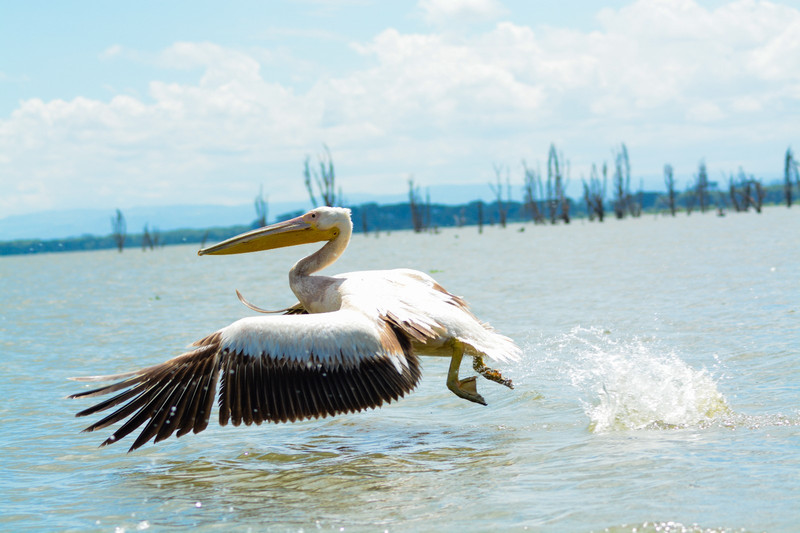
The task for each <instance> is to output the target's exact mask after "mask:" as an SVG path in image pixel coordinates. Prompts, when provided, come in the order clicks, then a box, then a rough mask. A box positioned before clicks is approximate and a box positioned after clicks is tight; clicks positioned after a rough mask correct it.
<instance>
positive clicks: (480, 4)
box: [418, 0, 507, 25]
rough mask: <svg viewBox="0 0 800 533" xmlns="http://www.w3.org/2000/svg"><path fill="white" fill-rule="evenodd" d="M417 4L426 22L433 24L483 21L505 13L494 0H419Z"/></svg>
mask: <svg viewBox="0 0 800 533" xmlns="http://www.w3.org/2000/svg"><path fill="white" fill-rule="evenodd" d="M418 6H419V8H420V9H421V10H422V12H423V16H424V18H425V20H426V22H428V23H429V24H435V25H448V24H452V23H470V22H476V21H485V20H486V19H490V20H491V19H496V18H498V17H499V16H501V15H504V14H505V13H507V10H506V9H505V8H504V7H503V5H502V4H501V3H500V2H498V1H496V0H420V1H419V4H418Z"/></svg>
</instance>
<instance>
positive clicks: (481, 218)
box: [478, 200, 483, 233]
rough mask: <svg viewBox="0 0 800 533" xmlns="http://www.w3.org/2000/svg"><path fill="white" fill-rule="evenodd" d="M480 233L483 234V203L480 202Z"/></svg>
mask: <svg viewBox="0 0 800 533" xmlns="http://www.w3.org/2000/svg"><path fill="white" fill-rule="evenodd" d="M478 233H483V202H482V201H481V200H478Z"/></svg>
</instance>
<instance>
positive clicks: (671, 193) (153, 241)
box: [0, 143, 800, 255]
mask: <svg viewBox="0 0 800 533" xmlns="http://www.w3.org/2000/svg"><path fill="white" fill-rule="evenodd" d="M323 148H324V150H323V152H321V153H320V154H318V155H317V158H316V161H315V162H314V164H312V160H311V157H310V156H307V157H306V159H305V161H304V167H303V179H304V184H305V187H306V190H307V192H308V195H309V199H310V200H311V203H312V205H314V206H317V205H329V206H333V205H340V206H344V205H345V204H346V203H347V202H346V200H345V197H344V195H343V194H342V190H341V188H340V187H339V188H337V184H336V172H335V167H334V163H333V157H332V155H331V152H330V150H329V148H328V147H327V146H323ZM612 153H613V161H612V164H613V168H611V167H609V165H608V163H607V162H605V161H604V162H602V163H601V164H600V165H598V164H593V165H592V167H591V171H590V173H589V176H588V178H586V177H582V178H581V184H582V186H583V196H582V198H581V199H579V200H577V201H576V200H574V199H572V198H569V197H568V196H567V194H566V190H567V187H568V185H569V182H570V165H569V160H567V159H566V158H565V157H564V154H563V152H560V151H558V150H557V149H556V147H555V145H554V144H551V145H550V149H549V151H548V157H547V168H546V174H544V175H543V173H542V172H541V170H540V169H539V168H533V167H530V166H528V164H527V163H526V162H525V161H524V160H523V161H522V169H523V177H522V185H521V193H522V200H521V201H516V200H513V199H512V190H513V187H512V184H511V171H510V169H509V168H508V167H507V166H502V165H497V164H495V165H494V166H493V170H494V177H495V180H494V181H493V182H489V183H488V186H489V189H490V190H491V192H492V196H493V198H494V199H493V201H491V202H483V201H482V200H476V201H474V202H470V203H467V204H463V205H443V204H432V203H431V200H430V194H429V193H428V192H427V191H426V194H425V195H424V196H423V194H422V190H421V187H420V186H419V185H418V184H416V183H415V182H414V179H413V177H410V178H409V179H408V187H409V192H408V201H407V202H404V203H399V204H392V205H378V204H376V203H366V204H361V205H357V206H348V207H350V209H351V210H352V215H353V222H354V229H355V231H356V232H360V233H364V234H368V233H378V232H388V231H393V230H402V229H413V230H414V231H415V232H423V231H435V230H436V229H437V228H440V227H453V226H457V227H461V226H468V225H469V226H477V228H478V231H479V232H482V231H483V227H484V225H487V224H488V225H494V224H497V225H500V226H501V227H505V226H506V224H508V223H509V222H525V221H528V222H532V223H534V224H559V223H562V224H569V223H570V221H571V220H572V219H573V217H580V218H587V219H588V220H589V221H592V222H594V221H596V222H603V221H604V220H605V218H606V217H607V216H608V214H609V213H613V216H614V217H615V218H617V219H623V218H626V217H634V218H636V217H640V216H642V213H645V212H662V213H666V214H669V215H671V216H676V215H677V213H678V212H684V213H686V214H687V215H691V214H692V213H693V212H694V211H700V212H703V213H704V212H706V211H707V210H709V209H715V210H716V211H717V213H718V214H724V212H725V211H726V210H733V211H735V212H746V211H749V210H751V209H752V210H753V211H755V212H757V213H760V212H761V209H762V206H763V205H765V204H780V203H784V204H785V205H786V206H787V207H791V206H792V205H793V203H795V201H796V199H797V198H798V197H800V165H798V162H797V160H796V159H795V158H794V154H793V152H792V150H791V148H789V149H787V150H786V155H785V157H784V161H783V170H784V176H783V181H782V183H775V184H771V185H764V184H763V183H762V180H760V179H757V178H756V177H755V176H754V175H752V174H747V173H746V172H745V171H744V170H743V169H741V168H740V169H738V171H737V172H736V173H730V174H729V176H728V177H727V183H723V184H722V185H720V182H718V181H713V180H711V179H710V178H709V176H708V171H707V168H706V164H705V162H704V161H702V160H701V161H700V163H699V164H698V168H697V172H696V173H695V174H694V175H693V176H692V178H691V179H690V180H689V181H688V182H686V183H685V185H684V187H682V188H681V187H680V186H679V184H678V183H677V181H676V179H675V174H674V171H673V168H672V166H671V165H670V164H666V165H664V187H665V192H653V191H644V190H643V187H642V184H641V181H640V184H639V188H638V189H637V190H636V191H633V190H632V188H631V165H630V159H629V156H628V149H627V147H626V146H625V144H624V143H623V144H621V145H620V146H619V147H617V148H615V149H614V151H613V152H612ZM609 182H610V187H611V194H610V197H609V196H608V194H607V193H608V187H609ZM254 208H255V212H256V217H255V219H254V220H253V221H252V222H251V223H250V224H249V225H237V226H230V227H225V228H210V229H196V230H192V229H180V230H173V231H165V232H161V231H159V230H158V229H157V228H150V227H149V225H148V224H145V226H144V228H143V231H142V232H141V233H138V234H128V232H127V225H126V222H125V216H124V214H123V213H122V211H121V210H119V209H117V210H116V212H115V214H114V216H112V217H111V234H109V235H107V236H83V237H74V238H68V239H52V240H38V239H29V240H16V241H9V242H0V255H9V254H29V253H41V252H59V251H78V250H101V249H109V248H116V249H117V250H119V251H120V252H121V251H122V250H124V249H125V247H126V244H127V247H128V248H134V247H141V249H142V250H156V249H158V248H159V247H161V246H166V245H173V244H188V243H200V244H201V246H203V245H204V244H205V243H206V242H207V241H214V242H216V241H220V240H224V239H227V238H229V237H231V236H233V235H236V234H238V233H242V232H244V231H247V230H248V229H252V228H257V227H261V226H264V225H266V224H267V221H268V202H267V198H265V196H264V192H263V187H262V188H260V189H259V193H258V195H257V196H256V197H255V199H254ZM297 214H299V212H295V213H284V214H282V215H280V216H279V217H278V218H279V219H283V218H288V217H291V216H295V215H297Z"/></svg>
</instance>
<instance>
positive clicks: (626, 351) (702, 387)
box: [558, 327, 731, 432]
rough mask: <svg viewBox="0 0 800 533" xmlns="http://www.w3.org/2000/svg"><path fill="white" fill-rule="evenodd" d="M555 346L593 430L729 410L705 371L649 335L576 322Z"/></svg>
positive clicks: (688, 423) (686, 421) (698, 422)
mask: <svg viewBox="0 0 800 533" xmlns="http://www.w3.org/2000/svg"><path fill="white" fill-rule="evenodd" d="M558 349H559V350H561V353H563V354H564V355H565V357H568V358H567V359H566V361H567V363H566V365H567V373H568V376H569V379H570V381H571V384H572V385H573V386H574V387H576V388H577V389H578V390H580V391H581V392H582V393H583V397H582V398H581V403H582V405H583V409H584V411H585V412H586V414H587V415H588V417H589V419H590V424H589V429H590V430H591V431H593V432H607V431H624V430H636V429H669V428H685V427H696V426H702V425H706V424H708V423H709V422H711V421H713V420H717V419H719V418H720V417H723V416H725V415H730V414H731V410H730V408H729V407H728V404H727V402H726V400H725V397H724V396H723V395H722V394H721V393H720V392H719V390H718V389H717V383H716V381H715V380H714V377H713V376H712V375H711V373H710V372H708V371H707V370H705V369H700V370H698V369H695V368H692V367H691V366H689V365H688V364H686V363H685V362H684V361H683V360H681V359H680V357H678V356H677V355H676V354H674V353H672V352H670V351H669V350H665V349H663V347H661V346H659V345H658V343H656V342H653V341H652V340H647V339H640V338H633V339H622V340H618V339H615V338H614V336H612V335H611V334H610V332H608V331H606V330H602V329H600V328H588V329H587V328H580V327H576V328H574V329H573V330H572V331H570V332H569V333H568V334H567V335H565V336H564V337H563V338H561V339H560V340H559V342H558ZM567 351H568V352H570V353H569V354H567V353H566V352H567Z"/></svg>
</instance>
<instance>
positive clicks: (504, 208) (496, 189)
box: [489, 165, 511, 228]
mask: <svg viewBox="0 0 800 533" xmlns="http://www.w3.org/2000/svg"><path fill="white" fill-rule="evenodd" d="M505 171H506V185H507V187H508V196H509V198H508V202H509V203H510V202H511V183H510V178H509V171H508V167H505ZM494 174H495V178H496V179H497V182H496V183H489V188H490V189H492V194H494V196H495V198H496V200H497V215H498V216H499V217H500V227H502V228H505V227H506V219H507V217H508V204H507V203H505V202H504V201H503V181H502V177H503V167H502V166H500V165H494Z"/></svg>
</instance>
